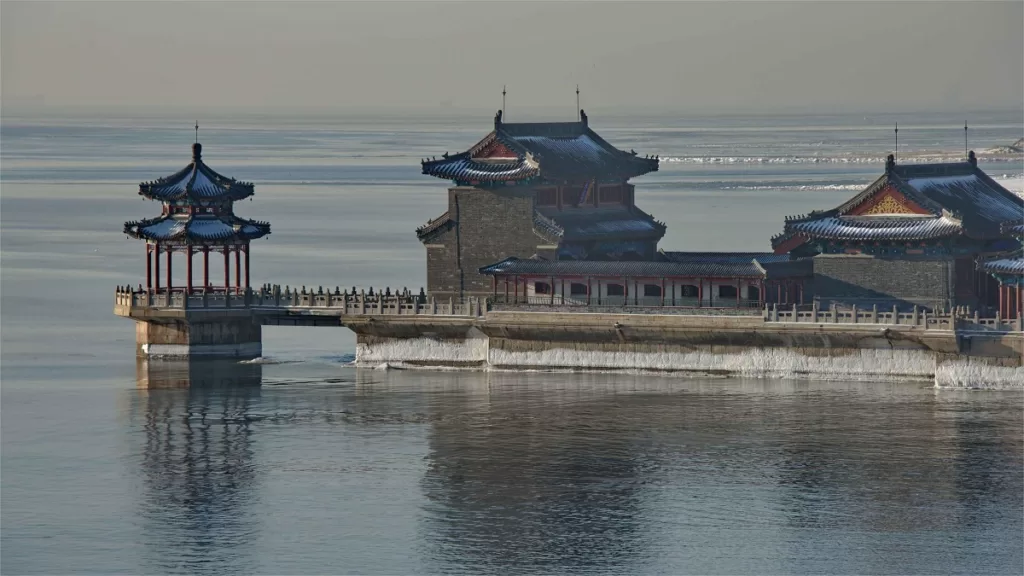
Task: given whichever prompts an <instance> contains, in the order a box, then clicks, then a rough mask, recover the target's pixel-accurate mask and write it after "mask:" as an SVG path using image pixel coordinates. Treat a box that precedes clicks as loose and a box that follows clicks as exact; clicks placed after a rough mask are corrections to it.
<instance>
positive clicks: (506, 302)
mask: <svg viewBox="0 0 1024 576" xmlns="http://www.w3.org/2000/svg"><path fill="white" fill-rule="evenodd" d="M505 304H508V276H505Z"/></svg>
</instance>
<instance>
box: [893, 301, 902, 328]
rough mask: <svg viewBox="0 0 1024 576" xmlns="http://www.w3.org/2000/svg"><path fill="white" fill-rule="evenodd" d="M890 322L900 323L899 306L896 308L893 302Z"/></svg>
mask: <svg viewBox="0 0 1024 576" xmlns="http://www.w3.org/2000/svg"><path fill="white" fill-rule="evenodd" d="M892 323H893V324H899V323H900V311H899V308H897V307H896V305H895V304H893V305H892Z"/></svg>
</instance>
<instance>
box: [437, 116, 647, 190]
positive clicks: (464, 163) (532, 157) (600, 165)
mask: <svg viewBox="0 0 1024 576" xmlns="http://www.w3.org/2000/svg"><path fill="white" fill-rule="evenodd" d="M422 164H423V173H424V174H428V175H430V176H436V177H438V178H443V179H445V180H454V181H455V182H456V183H460V184H472V185H477V184H494V183H511V182H520V181H525V180H530V179H533V178H536V177H542V178H546V179H550V180H567V181H578V180H582V179H587V180H589V179H591V178H598V179H610V180H624V179H629V178H632V177H634V176H640V175H643V174H647V173H648V172H653V171H655V170H657V169H658V159H657V158H653V157H652V158H640V157H638V156H637V155H636V153H635V152H625V151H623V150H619V149H618V148H616V147H614V146H612V145H611V144H609V143H608V142H606V141H605V140H604V139H603V138H601V137H600V136H598V134H597V133H596V132H594V131H593V130H591V129H590V127H589V125H588V120H587V115H586V113H585V112H583V111H582V110H581V111H580V121H579V122H530V123H508V122H502V121H501V111H500V110H499V111H498V114H497V115H495V117H494V130H493V131H492V132H491V133H490V134H488V135H487V136H485V137H484V138H483V139H482V140H480V141H479V142H477V143H476V144H475V145H474V146H473V147H472V148H470V149H469V150H466V151H465V152H461V153H459V154H455V155H451V156H449V155H448V154H447V153H446V154H445V156H444V157H443V158H442V159H440V160H437V159H432V160H424V161H423V163H422Z"/></svg>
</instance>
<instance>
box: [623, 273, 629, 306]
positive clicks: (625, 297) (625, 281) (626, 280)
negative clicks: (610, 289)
mask: <svg viewBox="0 0 1024 576" xmlns="http://www.w3.org/2000/svg"><path fill="white" fill-rule="evenodd" d="M622 305H623V306H629V278H623V279H622Z"/></svg>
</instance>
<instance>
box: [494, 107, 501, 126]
mask: <svg viewBox="0 0 1024 576" xmlns="http://www.w3.org/2000/svg"><path fill="white" fill-rule="evenodd" d="M499 128H501V110H498V113H497V114H495V115H494V129H495V130H497V129H499Z"/></svg>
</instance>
